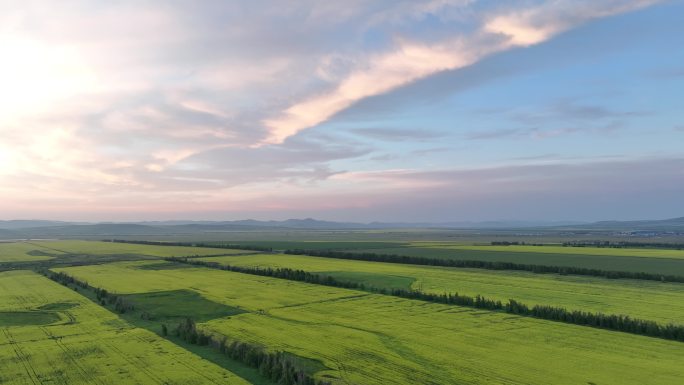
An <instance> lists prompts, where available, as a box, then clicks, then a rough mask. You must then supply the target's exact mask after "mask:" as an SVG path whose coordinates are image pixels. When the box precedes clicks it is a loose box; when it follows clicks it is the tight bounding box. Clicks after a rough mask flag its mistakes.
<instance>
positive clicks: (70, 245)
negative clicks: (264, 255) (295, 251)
mask: <svg viewBox="0 0 684 385" xmlns="http://www.w3.org/2000/svg"><path fill="white" fill-rule="evenodd" d="M31 245H34V248H36V247H40V248H43V249H45V250H51V251H55V252H58V253H69V254H87V255H113V254H119V255H140V256H147V257H184V256H196V255H227V254H244V253H249V251H245V250H234V249H219V248H210V247H185V246H157V245H140V244H131V243H119V242H99V241H71V240H69V241H40V242H32V243H31ZM0 246H1V245H0Z"/></svg>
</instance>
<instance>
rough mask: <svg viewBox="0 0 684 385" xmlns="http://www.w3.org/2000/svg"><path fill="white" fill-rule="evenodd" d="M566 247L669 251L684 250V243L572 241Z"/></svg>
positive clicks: (564, 244)
mask: <svg viewBox="0 0 684 385" xmlns="http://www.w3.org/2000/svg"><path fill="white" fill-rule="evenodd" d="M563 246H566V247H609V248H615V249H622V248H649V249H669V250H682V249H684V243H667V242H629V241H618V242H613V241H570V242H563Z"/></svg>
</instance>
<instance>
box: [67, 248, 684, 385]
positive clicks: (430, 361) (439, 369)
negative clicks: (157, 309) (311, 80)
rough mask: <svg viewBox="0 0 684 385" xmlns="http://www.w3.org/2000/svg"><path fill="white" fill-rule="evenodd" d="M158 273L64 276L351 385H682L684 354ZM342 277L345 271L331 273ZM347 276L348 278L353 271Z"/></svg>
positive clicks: (395, 304)
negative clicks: (164, 300)
mask: <svg viewBox="0 0 684 385" xmlns="http://www.w3.org/2000/svg"><path fill="white" fill-rule="evenodd" d="M149 263H154V262H150V261H138V262H122V263H115V264H108V265H92V266H80V267H70V268H63V269H56V270H58V271H65V272H67V273H68V274H71V275H74V276H75V277H77V278H79V279H81V280H86V281H88V282H89V283H91V284H92V285H96V286H101V287H104V288H106V289H107V290H109V291H113V292H117V293H122V294H140V293H147V292H154V291H157V292H159V291H174V290H192V291H194V292H196V293H199V294H201V295H202V297H204V298H205V299H207V300H210V301H213V302H217V303H221V304H224V305H227V306H230V307H233V308H238V309H241V310H243V311H244V312H243V313H241V314H237V315H232V316H230V317H221V318H215V319H212V320H210V321H208V322H204V323H202V324H200V326H201V327H203V328H207V329H209V330H212V331H214V332H216V333H220V334H223V335H226V336H228V337H229V338H234V339H238V340H244V341H247V342H251V343H256V344H261V345H263V346H267V347H269V348H270V349H278V350H284V351H287V352H289V353H291V354H295V355H297V356H299V357H303V358H308V359H312V360H320V362H321V363H322V364H323V365H325V367H327V368H329V369H328V370H322V371H320V372H319V373H318V375H319V376H321V377H322V376H326V378H330V379H337V381H336V382H337V383H343V384H355V383H363V384H369V385H373V384H388V383H392V384H416V383H420V384H446V383H448V384H459V383H463V384H529V383H544V384H587V383H592V382H593V383H596V384H643V383H657V384H662V385H667V384H679V383H680V381H681V378H682V376H684V367H683V366H682V357H684V344H682V343H678V342H672V341H665V340H660V339H655V338H648V337H642V336H635V335H630V334H626V333H619V332H611V331H606V330H599V329H593V328H588V327H581V326H575V325H567V324H560V323H555V322H548V321H543V320H537V319H531V318H521V317H516V316H511V315H509V314H504V313H498V312H489V311H477V310H473V309H467V308H460V307H457V306H445V305H439V304H431V303H425V302H421V301H411V300H405V299H400V298H394V297H388V296H382V295H373V294H368V293H364V292H359V291H353V290H345V289H339V288H332V287H325V286H317V285H310V284H305V283H299V282H292V281H285V280H278V279H273V278H267V277H259V276H252V275H246V274H239V273H232V272H226V271H219V270H211V269H204V268H186V269H163V270H147V269H141V268H140V267H141V266H143V265H145V264H149ZM328 271H334V270H328ZM343 271H346V270H343Z"/></svg>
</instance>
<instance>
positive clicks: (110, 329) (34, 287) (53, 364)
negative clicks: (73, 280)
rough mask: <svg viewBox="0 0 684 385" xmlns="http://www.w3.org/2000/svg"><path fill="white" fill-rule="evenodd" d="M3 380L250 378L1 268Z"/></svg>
mask: <svg viewBox="0 0 684 385" xmlns="http://www.w3.org/2000/svg"><path fill="white" fill-rule="evenodd" d="M13 314H14V315H15V316H12V315H13ZM27 314H33V315H32V316H27ZM8 320H9V321H10V322H7V321H8ZM0 383H2V384H11V385H15V384H17V385H18V384H111V385H119V384H160V385H161V384H178V385H181V384H235V385H239V384H249V382H248V381H246V380H244V379H242V378H240V377H238V376H236V375H235V374H233V373H231V372H230V371H227V370H225V369H223V368H221V367H219V366H217V365H214V364H212V363H211V362H209V361H206V360H203V359H201V358H200V357H199V356H197V355H195V354H193V353H190V352H188V351H187V350H185V349H182V348H180V347H178V346H177V345H175V344H173V343H171V342H169V341H167V340H164V339H162V338H160V337H158V336H157V335H156V334H154V333H151V332H149V331H147V330H144V329H140V328H135V327H133V326H132V325H130V324H129V323H127V322H125V321H123V320H121V319H120V318H119V317H118V316H117V315H115V314H113V313H111V312H109V311H107V310H105V309H104V308H102V307H100V306H98V305H96V304H94V303H92V302H91V301H90V300H88V299H86V298H84V297H83V296H81V295H80V294H78V293H76V292H74V291H73V290H70V289H67V288H65V287H63V286H61V285H59V284H57V283H55V282H53V281H51V280H49V279H47V278H45V277H43V276H41V275H38V274H36V273H32V272H28V271H13V272H2V273H0Z"/></svg>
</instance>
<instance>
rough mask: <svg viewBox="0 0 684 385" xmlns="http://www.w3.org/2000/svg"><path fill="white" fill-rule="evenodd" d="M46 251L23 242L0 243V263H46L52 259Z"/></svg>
mask: <svg viewBox="0 0 684 385" xmlns="http://www.w3.org/2000/svg"><path fill="white" fill-rule="evenodd" d="M47 251H48V250H43V249H42V248H41V247H36V246H34V245H30V244H28V243H23V242H0V263H3V262H35V261H46V260H49V259H52V258H54V257H53V256H52V255H50V254H48V253H47ZM55 253H59V252H57V251H55ZM59 254H61V253H59Z"/></svg>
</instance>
